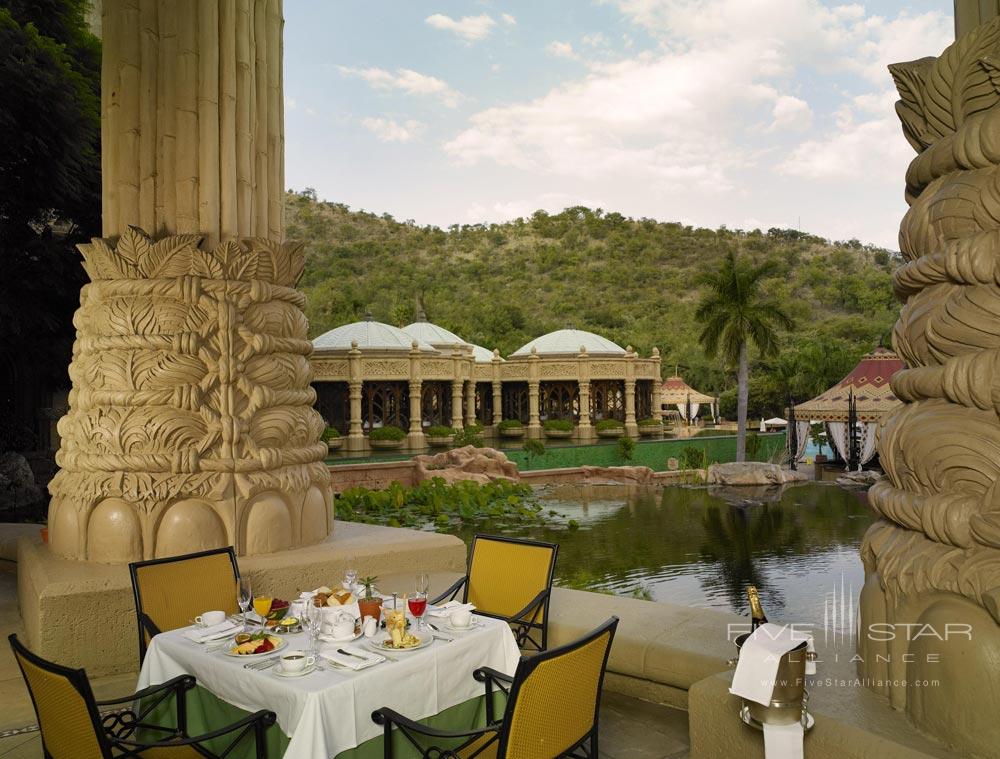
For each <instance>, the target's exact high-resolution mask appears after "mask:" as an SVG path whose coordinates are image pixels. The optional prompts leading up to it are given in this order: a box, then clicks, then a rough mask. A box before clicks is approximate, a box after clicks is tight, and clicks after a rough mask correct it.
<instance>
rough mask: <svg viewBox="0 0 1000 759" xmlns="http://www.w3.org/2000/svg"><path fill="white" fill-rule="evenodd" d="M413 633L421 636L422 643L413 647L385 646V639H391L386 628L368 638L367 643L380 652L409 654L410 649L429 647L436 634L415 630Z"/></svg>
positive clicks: (418, 636) (417, 649)
mask: <svg viewBox="0 0 1000 759" xmlns="http://www.w3.org/2000/svg"><path fill="white" fill-rule="evenodd" d="M411 634H412V635H413V636H415V637H417V638H420V644H419V645H416V646H413V648H391V647H390V646H383V645H382V642H383V641H386V640H390V639H391V636H389V635H388V634H387V633H386V632H385V631H384V630H382V631H379V632H377V633H376V634H375V637H374V638H371V639H370V640H366V641H365V644H366V645H367V646H368V647H369V648H370V649H371V650H372V651H378V652H379V653H382V652H386V653H391V654H408V653H410V651H419V650H420V649H421V648H427V646H429V645H430V644H431V643H433V642H434V636H433V635H431V634H430V632H425V633H421V632H415V633H411Z"/></svg>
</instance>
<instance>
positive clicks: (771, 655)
mask: <svg viewBox="0 0 1000 759" xmlns="http://www.w3.org/2000/svg"><path fill="white" fill-rule="evenodd" d="M800 643H802V637H801V636H797V635H795V634H794V633H793V632H792V630H791V628H790V627H787V626H785V625H775V624H770V623H768V624H764V625H761V626H760V627H758V628H757V629H756V630H754V631H753V633H752V634H751V635H750V637H749V638H747V639H746V640H745V641H744V642H743V646H742V648H741V649H740V659H739V662H738V663H737V665H736V672H735V673H734V674H733V685H732V687H731V688H730V689H729V692H730V693H732V694H734V695H736V696H741V697H742V698H746V699H749V700H750V701H755V702H757V703H758V704H764V705H765V706H766V705H767V704H770V703H771V693H772V691H773V690H774V680H775V678H776V676H777V674H778V662H779V660H780V659H781V656H782V655H783V654H785V653H787V652H789V651H791V650H792V649H793V648H795V647H796V646H798V645H799V644H800Z"/></svg>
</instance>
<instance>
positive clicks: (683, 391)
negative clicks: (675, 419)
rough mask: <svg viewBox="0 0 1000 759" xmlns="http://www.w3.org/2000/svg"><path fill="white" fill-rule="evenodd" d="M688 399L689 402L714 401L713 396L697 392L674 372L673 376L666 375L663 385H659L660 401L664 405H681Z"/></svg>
mask: <svg viewBox="0 0 1000 759" xmlns="http://www.w3.org/2000/svg"><path fill="white" fill-rule="evenodd" d="M688 401H691V403H715V398H713V397H712V396H710V395H705V394H704V393H699V392H698V391H697V390H695V389H694V388H693V387H691V386H690V385H688V384H687V383H686V382H685V381H684V380H683V379H681V378H680V377H679V376H678V375H676V374H675V375H674V376H673V377H667V379H666V380H665V381H664V383H663V385H661V386H660V402H661V403H663V404H664V405H667V404H671V405H674V404H682V405H683V404H685V403H687V402H688Z"/></svg>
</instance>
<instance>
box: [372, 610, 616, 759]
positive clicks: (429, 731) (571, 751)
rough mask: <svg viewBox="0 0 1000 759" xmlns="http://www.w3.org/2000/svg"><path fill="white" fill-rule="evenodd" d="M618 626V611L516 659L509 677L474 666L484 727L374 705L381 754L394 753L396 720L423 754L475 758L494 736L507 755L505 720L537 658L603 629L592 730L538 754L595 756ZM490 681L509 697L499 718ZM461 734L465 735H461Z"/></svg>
mask: <svg viewBox="0 0 1000 759" xmlns="http://www.w3.org/2000/svg"><path fill="white" fill-rule="evenodd" d="M617 627H618V617H611V618H610V619H608V620H607V621H606V622H604V623H603V624H602V625H600V626H599V627H598V628H596V629H595V630H593V631H591V632H589V633H587V634H586V635H584V636H583V637H582V638H579V639H578V640H575V641H573V642H571V643H567V644H566V645H564V646H559V647H557V648H553V649H551V650H549V651H542V652H540V653H537V654H533V655H531V656H522V657H521V658H520V660H519V662H518V665H517V670H516V671H515V672H514V676H513V677H510V676H508V675H505V674H503V673H502V672H498V671H497V670H495V669H491V668H490V667H480V668H479V669H477V670H475V671H474V672H473V673H472V676H473V677H474V678H475V679H476V680H477V681H478V682H481V683H484V684H485V695H486V726H485V727H480V728H475V729H473V730H438V729H436V728H433V727H428V726H426V725H422V724H421V723H419V722H417V721H415V720H412V719H409V718H408V717H404V716H403V715H402V714H400V713H399V712H397V711H395V710H393V709H389V708H388V707H383V708H381V709H376V710H375V711H374V712H372V721H374V722H375V724H377V725H381V726H382V727H383V733H382V735H383V746H384V748H383V756H384V757H385V759H393V755H392V728H393V726H395V727H396V728H397V729H398V730H399V731H400V733H401V734H402V735H403V736H404V737H405V738H406V740H407V741H408V742H409V743H410V744H411V745H412V746H413V747H414V748H415V749H416V750H417V751H419V752H420V756H421V757H422V759H473V757H476V756H479V755H480V754H481V753H482V752H483V751H484V750H486V749H487V748H489V747H490V746H492V745H493V743H494V742H498V745H497V750H496V756H497V757H500V759H503V757H504V756H505V755H506V751H507V742H508V740H509V734H508V732H507V730H506V729H505V728H506V726H507V725H508V724H509V717H510V715H511V714H512V713H513V710H514V705H515V704H516V703H517V698H518V695H519V693H520V691H521V687H522V685H523V684H524V682H525V680H526V679H527V678H528V677H529V676H530V675H531V673H532V672H534V671H535V669H536V668H537V667H538V665H539V664H542V663H543V662H546V661H548V660H550V659H555V658H558V657H559V656H561V655H563V654H565V653H569V652H570V651H573V650H575V649H577V648H580V647H582V646H585V645H587V644H588V643H590V642H591V641H593V640H595V639H596V638H599V637H600V636H601V635H603V634H604V633H606V632H609V631H610V637H609V639H608V647H607V650H606V651H605V652H604V661H603V662H601V675H600V678H599V680H598V682H597V699H596V701H595V703H594V722H593V726H592V727H591V729H590V731H588V732H587V733H586V734H585V735H584V736H583V737H581V738H580V740H578V741H577V742H576V743H574V744H573V745H571V746H569V747H567V748H566V749H564V750H563V751H561V752H559V753H558V754H556V755H555V756H553V757H538V759H559V758H561V757H573V759H597V749H598V732H599V727H600V710H601V693H602V691H603V690H604V673H605V672H606V671H607V668H608V655H609V654H610V653H611V645H612V643H614V638H615V630H616V629H617ZM494 686H496V688H497V689H498V690H499V691H500V692H502V693H503V694H504V695H505V696H506V701H507V703H506V706H505V707H504V716H503V718H501V719H497V718H496V714H495V710H494V706H493V696H494V690H493V687H494ZM489 733H496V735H495V736H494V737H493V738H491V739H490V740H488V741H485V742H484V743H483V744H482V746H480V747H478V748H477V749H476V751H475V752H474V753H471V754H467V755H465V756H464V757H463V756H462V755H461V754H460V752H461V751H463V750H464V749H466V748H467V747H469V746H471V745H473V744H474V743H475V742H476V741H477V740H479V739H481V738H483V737H484V736H486V735H488V734H489ZM417 736H425V737H427V738H431V739H434V738H439V739H448V740H461V743H460V744H459V745H457V746H452V747H450V748H444V747H442V746H438V745H431V746H428V747H426V748H424V747H423V746H422V745H421V743H420V741H419V740H418V739H417ZM463 738H464V739H465V740H462V739H463ZM425 743H426V741H425Z"/></svg>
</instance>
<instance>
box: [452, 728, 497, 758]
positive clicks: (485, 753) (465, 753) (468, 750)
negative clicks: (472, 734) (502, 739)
mask: <svg viewBox="0 0 1000 759" xmlns="http://www.w3.org/2000/svg"><path fill="white" fill-rule="evenodd" d="M496 737H497V734H496V733H495V732H489V733H484V734H483V735H482V737H480V738H477V739H476V740H475V741H473V742H472V743H470V744H469V745H468V746H466V747H465V748H463V749H462V750H461V751H459V752H458V755H459V756H460V757H461V758H462V759H469V757H475V759H495V757H496V755H497V745H498V744H499V741H498V740H496ZM490 741H492V743H490V744H489V745H488V746H486V748H485V749H483V746H484V745H486V744H487V743H489V742H490ZM480 749H482V751H481V752H480V753H478V754H477V753H476V752H477V751H480Z"/></svg>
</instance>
